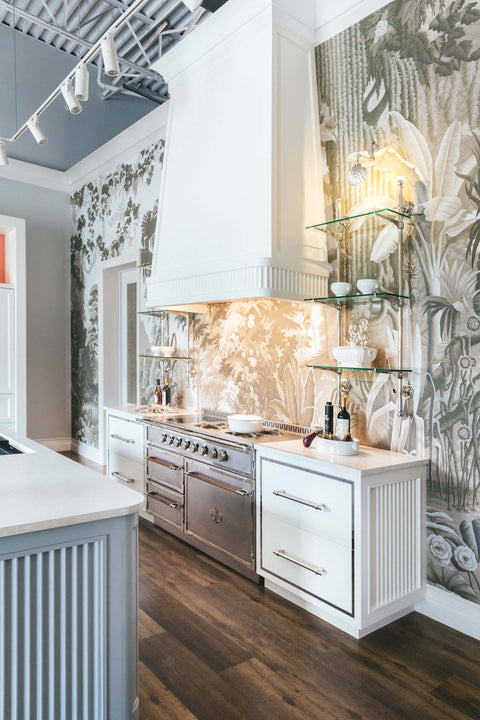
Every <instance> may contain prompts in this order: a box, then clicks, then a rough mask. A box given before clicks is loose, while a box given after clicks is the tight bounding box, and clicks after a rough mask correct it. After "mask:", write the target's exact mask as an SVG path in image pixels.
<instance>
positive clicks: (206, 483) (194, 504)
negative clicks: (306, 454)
mask: <svg viewBox="0 0 480 720" xmlns="http://www.w3.org/2000/svg"><path fill="white" fill-rule="evenodd" d="M142 419H143V421H144V422H147V442H146V452H145V471H146V479H147V482H146V507H147V510H148V512H150V513H152V514H153V515H154V517H155V523H156V524H157V525H159V526H160V527H162V528H164V529H165V530H168V531H169V532H172V533H173V534H175V535H177V536H178V537H182V538H183V539H184V540H186V541H187V542H189V543H190V544H192V545H194V546H195V547H197V548H199V549H201V550H203V551H204V552H206V553H208V554H209V555H211V556H213V557H215V558H216V559H217V560H220V561H221V562H224V563H225V564H226V565H228V566H230V567H232V568H233V569H235V570H237V571H238V572H241V573H242V574H243V575H246V576H247V577H249V578H251V579H253V580H256V581H257V582H258V581H259V577H258V575H257V574H256V573H255V446H254V445H255V444H257V443H259V442H261V441H262V439H263V440H264V441H265V440H272V439H276V438H278V439H279V440H280V439H282V440H283V439H285V437H286V435H285V433H283V432H280V431H279V430H277V429H275V428H273V427H272V428H266V429H265V430H264V431H263V432H262V433H260V434H257V435H255V436H251V435H248V436H243V435H242V436H237V435H234V434H233V433H231V432H230V430H229V429H228V425H227V424H226V422H223V421H222V420H215V419H213V418H208V417H205V416H202V415H196V414H192V415H176V416H170V417H160V416H159V417H158V419H157V416H154V417H151V415H149V416H148V418H147V417H146V416H143V418H142Z"/></svg>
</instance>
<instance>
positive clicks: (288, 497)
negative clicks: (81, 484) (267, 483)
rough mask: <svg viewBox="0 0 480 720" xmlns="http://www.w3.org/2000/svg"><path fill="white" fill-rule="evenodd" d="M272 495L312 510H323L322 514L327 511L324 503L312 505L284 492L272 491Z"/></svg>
mask: <svg viewBox="0 0 480 720" xmlns="http://www.w3.org/2000/svg"><path fill="white" fill-rule="evenodd" d="M273 494H274V495H277V497H281V498H285V500H292V501H293V502H296V503H300V505H307V506H308V507H311V508H313V509H314V510H323V511H324V512H326V511H327V510H328V507H327V505H325V503H314V502H310V500H303V499H302V498H299V497H296V496H295V495H289V494H288V493H287V492H285V490H274V491H273Z"/></svg>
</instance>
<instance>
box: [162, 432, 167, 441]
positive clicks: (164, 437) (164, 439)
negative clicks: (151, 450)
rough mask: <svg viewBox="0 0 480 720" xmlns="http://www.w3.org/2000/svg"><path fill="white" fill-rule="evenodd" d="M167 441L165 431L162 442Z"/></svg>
mask: <svg viewBox="0 0 480 720" xmlns="http://www.w3.org/2000/svg"><path fill="white" fill-rule="evenodd" d="M164 442H167V436H166V435H165V433H164V434H163V435H162V443H164Z"/></svg>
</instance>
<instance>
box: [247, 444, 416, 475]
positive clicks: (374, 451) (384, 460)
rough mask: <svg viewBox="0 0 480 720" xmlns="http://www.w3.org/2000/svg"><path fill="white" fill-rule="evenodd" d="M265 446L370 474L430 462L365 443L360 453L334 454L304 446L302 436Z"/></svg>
mask: <svg viewBox="0 0 480 720" xmlns="http://www.w3.org/2000/svg"><path fill="white" fill-rule="evenodd" d="M314 442H315V441H314ZM264 448H266V449H268V450H275V452H277V451H280V452H282V453H289V454H290V455H299V456H300V457H302V458H308V459H309V460H313V461H318V462H319V463H320V464H321V465H323V468H322V469H324V470H325V469H327V467H328V466H331V465H332V464H335V465H340V466H341V467H344V468H348V469H350V470H355V471H357V472H358V473H359V474H362V473H368V474H370V475H373V474H375V473H381V472H384V471H386V470H393V469H394V468H399V467H400V468H402V469H404V470H407V469H408V470H409V469H413V468H420V467H425V465H426V464H427V462H428V461H427V460H425V459H424V458H419V457H416V456H415V455H404V454H402V453H397V452H391V451H390V450H380V449H378V448H372V447H366V446H364V445H360V451H359V453H358V455H347V456H345V455H334V454H333V453H326V452H321V451H320V450H317V448H316V447H314V444H312V445H311V446H310V447H309V448H306V447H304V445H303V442H302V438H301V437H299V439H298V440H285V441H283V442H282V441H280V442H278V441H277V442H271V443H270V442H263V443H262V445H261V449H262V450H263V449H264ZM259 449H260V448H259Z"/></svg>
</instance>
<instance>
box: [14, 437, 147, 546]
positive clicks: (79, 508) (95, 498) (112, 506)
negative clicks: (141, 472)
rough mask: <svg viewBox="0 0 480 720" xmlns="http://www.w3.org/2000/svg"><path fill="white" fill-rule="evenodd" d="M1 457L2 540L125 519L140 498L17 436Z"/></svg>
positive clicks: (134, 509) (111, 481) (51, 451)
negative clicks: (11, 452) (12, 452)
mask: <svg viewBox="0 0 480 720" xmlns="http://www.w3.org/2000/svg"><path fill="white" fill-rule="evenodd" d="M0 435H2V436H3V437H7V438H8V439H9V440H10V442H11V444H12V445H15V446H16V447H18V448H19V449H20V450H22V451H23V454H22V455H1V456H0V537H7V536H10V535H19V534H21V533H27V532H35V531H37V530H45V529H47V528H54V527H62V526H65V525H75V524H78V523H84V522H91V521H93V520H102V519H105V518H112V517H118V516H121V515H129V514H130V513H134V512H137V511H138V510H139V509H140V508H141V507H142V504H143V496H142V495H140V494H139V493H137V492H135V491H133V490H130V489H129V488H126V487H123V486H122V485H120V484H119V483H117V482H115V481H113V480H109V479H108V478H106V477H104V476H103V475H101V474H100V473H97V472H95V471H94V470H89V469H88V468H86V467H84V466H83V465H80V464H79V463H76V462H74V461H73V460H69V459H68V458H66V457H64V456H63V455H59V454H58V453H56V452H54V451H53V450H49V449H48V448H46V447H44V446H43V445H39V444H38V443H36V442H33V441H32V440H28V439H26V438H24V437H22V436H20V435H18V434H17V433H14V432H11V431H10V430H8V431H6V432H3V431H2V432H0Z"/></svg>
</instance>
